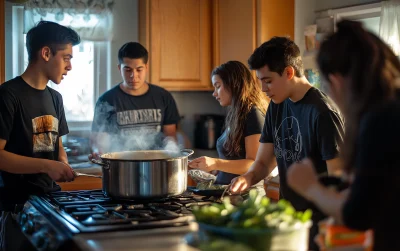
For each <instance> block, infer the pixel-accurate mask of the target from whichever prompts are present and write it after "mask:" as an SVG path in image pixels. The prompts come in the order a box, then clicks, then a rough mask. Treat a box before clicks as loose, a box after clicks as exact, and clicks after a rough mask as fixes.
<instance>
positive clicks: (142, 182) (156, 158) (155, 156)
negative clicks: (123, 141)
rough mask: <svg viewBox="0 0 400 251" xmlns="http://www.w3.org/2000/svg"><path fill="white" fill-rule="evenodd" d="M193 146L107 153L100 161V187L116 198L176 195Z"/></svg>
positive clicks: (182, 184)
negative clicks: (101, 178)
mask: <svg viewBox="0 0 400 251" xmlns="http://www.w3.org/2000/svg"><path fill="white" fill-rule="evenodd" d="M192 154H193V150H190V149H183V150H181V151H180V152H179V153H175V152H171V151H166V150H147V151H126V152H113V153H106V154H102V155H101V156H100V158H101V161H98V160H92V162H93V163H96V164H99V165H102V170H103V191H104V193H105V194H106V195H107V196H110V197H113V198H116V199H138V198H140V199H143V198H154V197H166V196H172V195H179V194H181V193H183V192H184V191H186V188H187V168H188V167H187V165H188V157H189V156H190V155H192Z"/></svg>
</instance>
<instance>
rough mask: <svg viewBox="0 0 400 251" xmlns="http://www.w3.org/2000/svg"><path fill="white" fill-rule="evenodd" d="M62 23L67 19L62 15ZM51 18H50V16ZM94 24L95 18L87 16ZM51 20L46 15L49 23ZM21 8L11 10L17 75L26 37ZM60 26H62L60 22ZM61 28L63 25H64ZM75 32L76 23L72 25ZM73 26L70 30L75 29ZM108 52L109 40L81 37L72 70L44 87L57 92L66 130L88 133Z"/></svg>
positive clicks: (104, 79) (102, 84) (24, 57)
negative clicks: (62, 102)
mask: <svg viewBox="0 0 400 251" xmlns="http://www.w3.org/2000/svg"><path fill="white" fill-rule="evenodd" d="M64 15H65V16H64V21H65V22H66V23H67V22H68V21H69V20H68V19H69V17H68V16H67V15H68V14H67V13H64ZM53 16H54V15H53ZM91 18H92V20H93V23H96V20H95V17H93V16H92V17H91ZM52 19H55V17H52V16H51V15H48V16H46V19H44V20H49V21H55V20H52ZM23 20H24V9H23V7H22V6H13V7H12V47H13V48H12V58H13V59H12V61H13V62H12V75H13V76H18V75H20V74H21V73H22V72H24V70H25V69H26V67H27V65H28V54H27V50H26V46H25V43H26V34H24V24H23V22H24V21H23ZM59 23H60V24H64V23H63V22H62V21H61V22H59ZM64 25H65V24H64ZM84 25H86V26H87V25H90V22H89V23H88V22H86V23H84V22H82V27H83V26H84ZM74 26H75V27H78V29H79V22H78V23H76V22H75V23H74ZM75 27H74V28H75ZM109 49H110V42H109V41H89V40H85V38H84V37H82V36H81V43H80V44H79V45H77V46H74V47H73V54H74V57H73V59H72V71H70V72H68V75H67V76H66V77H65V78H64V79H63V80H62V82H61V84H60V85H56V84H54V83H52V82H51V81H50V82H49V83H48V86H50V87H52V88H54V89H55V90H57V91H58V92H60V93H61V95H62V97H63V101H64V110H65V115H66V119H67V121H68V126H69V129H70V131H80V130H88V129H90V127H91V123H92V119H93V113H94V105H95V102H96V100H97V99H98V97H99V95H100V94H101V93H103V92H104V91H105V90H107V89H108V82H109V81H108V78H107V75H108V74H107V72H108V71H109V65H108V64H107V62H108V61H109V60H108V54H109Z"/></svg>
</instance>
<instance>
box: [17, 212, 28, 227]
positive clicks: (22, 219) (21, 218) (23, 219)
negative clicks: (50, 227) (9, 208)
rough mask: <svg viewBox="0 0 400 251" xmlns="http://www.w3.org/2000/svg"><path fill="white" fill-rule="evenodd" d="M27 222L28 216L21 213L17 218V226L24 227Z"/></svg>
mask: <svg viewBox="0 0 400 251" xmlns="http://www.w3.org/2000/svg"><path fill="white" fill-rule="evenodd" d="M27 220H28V216H27V215H26V213H21V215H20V216H19V225H20V226H23V225H25V223H26V221H27Z"/></svg>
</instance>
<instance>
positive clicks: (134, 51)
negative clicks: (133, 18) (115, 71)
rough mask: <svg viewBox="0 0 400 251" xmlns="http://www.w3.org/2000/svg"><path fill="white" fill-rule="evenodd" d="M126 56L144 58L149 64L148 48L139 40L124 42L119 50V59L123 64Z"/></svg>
mask: <svg viewBox="0 0 400 251" xmlns="http://www.w3.org/2000/svg"><path fill="white" fill-rule="evenodd" d="M124 58H132V59H139V58H141V59H143V63H145V64H147V61H148V60H149V53H148V52H147V50H146V48H144V46H143V45H141V44H140V43H138V42H128V43H126V44H124V45H123V46H122V47H121V48H120V49H119V51H118V61H119V63H120V64H122V62H123V59H124Z"/></svg>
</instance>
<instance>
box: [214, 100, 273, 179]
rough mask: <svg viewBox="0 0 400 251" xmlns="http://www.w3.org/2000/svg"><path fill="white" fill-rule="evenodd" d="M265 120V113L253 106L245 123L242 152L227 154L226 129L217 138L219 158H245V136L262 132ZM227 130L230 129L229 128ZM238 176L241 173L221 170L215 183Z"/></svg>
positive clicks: (241, 142)
mask: <svg viewBox="0 0 400 251" xmlns="http://www.w3.org/2000/svg"><path fill="white" fill-rule="evenodd" d="M264 120H265V115H264V114H263V113H262V112H261V111H260V110H259V109H258V108H256V107H253V108H252V109H251V110H250V112H249V114H248V115H247V118H246V123H245V126H244V131H243V138H242V139H241V140H240V152H239V154H238V155H236V156H227V155H226V151H225V149H224V143H225V140H226V133H227V131H226V130H225V131H224V132H223V133H222V135H221V136H220V137H219V138H218V140H217V151H218V156H219V158H220V159H226V160H239V159H245V158H246V147H245V138H246V137H247V136H250V135H254V134H261V131H262V128H263V124H264ZM227 130H229V128H228V129H227ZM237 176H239V175H237V174H233V173H228V172H222V171H219V172H218V175H217V180H216V182H215V183H216V184H230V183H231V180H232V179H233V178H235V177H237ZM261 185H262V184H261ZM262 186H263V185H262Z"/></svg>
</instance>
